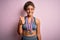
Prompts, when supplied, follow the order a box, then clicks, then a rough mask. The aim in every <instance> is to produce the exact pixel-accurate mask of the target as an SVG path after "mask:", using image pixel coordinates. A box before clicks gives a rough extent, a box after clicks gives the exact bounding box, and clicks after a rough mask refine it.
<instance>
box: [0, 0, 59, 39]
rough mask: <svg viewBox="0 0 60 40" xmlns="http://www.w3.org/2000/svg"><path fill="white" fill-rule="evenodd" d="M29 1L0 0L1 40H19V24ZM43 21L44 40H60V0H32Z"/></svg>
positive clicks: (36, 15)
mask: <svg viewBox="0 0 60 40" xmlns="http://www.w3.org/2000/svg"><path fill="white" fill-rule="evenodd" d="M26 1H28V0H0V40H19V37H20V36H19V35H18V34H17V24H18V20H19V16H20V15H22V16H24V15H25V14H24V13H25V12H24V10H23V5H24V3H25V2H26ZM31 1H33V3H34V4H35V6H36V8H35V12H34V16H35V17H37V18H39V19H40V21H41V27H40V29H41V36H42V40H60V12H59V11H60V9H59V7H60V0H31Z"/></svg>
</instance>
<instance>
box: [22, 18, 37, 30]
mask: <svg viewBox="0 0 60 40" xmlns="http://www.w3.org/2000/svg"><path fill="white" fill-rule="evenodd" d="M33 18H34V21H33V23H32V30H36V29H37V26H36V21H35V17H33ZM24 19H25V23H24V24H23V25H22V29H23V30H27V27H26V17H25V18H24Z"/></svg>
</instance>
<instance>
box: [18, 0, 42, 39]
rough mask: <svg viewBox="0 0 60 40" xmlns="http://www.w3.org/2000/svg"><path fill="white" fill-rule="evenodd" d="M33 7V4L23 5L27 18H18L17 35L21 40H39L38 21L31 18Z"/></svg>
mask: <svg viewBox="0 0 60 40" xmlns="http://www.w3.org/2000/svg"><path fill="white" fill-rule="evenodd" d="M34 9H35V6H34V4H33V2H31V1H28V2H26V3H25V5H24V10H25V11H26V13H27V16H25V17H22V16H20V20H19V24H18V34H19V35H20V38H21V40H41V34H40V20H39V19H38V18H35V17H34V16H33V13H34Z"/></svg>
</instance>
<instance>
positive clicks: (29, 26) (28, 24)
mask: <svg viewBox="0 0 60 40" xmlns="http://www.w3.org/2000/svg"><path fill="white" fill-rule="evenodd" d="M32 23H33V18H31V22H30V23H28V17H26V27H27V31H28V30H29V31H30V32H32Z"/></svg>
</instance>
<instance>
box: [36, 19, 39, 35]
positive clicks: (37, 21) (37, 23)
mask: <svg viewBox="0 0 60 40" xmlns="http://www.w3.org/2000/svg"><path fill="white" fill-rule="evenodd" d="M36 25H37V35H38V36H39V35H40V20H39V19H38V18H37V19H36Z"/></svg>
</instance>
